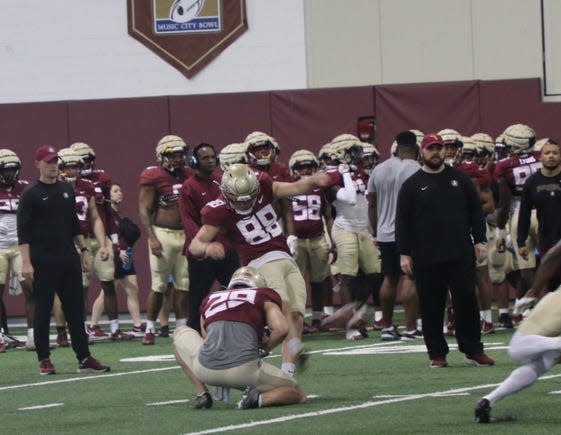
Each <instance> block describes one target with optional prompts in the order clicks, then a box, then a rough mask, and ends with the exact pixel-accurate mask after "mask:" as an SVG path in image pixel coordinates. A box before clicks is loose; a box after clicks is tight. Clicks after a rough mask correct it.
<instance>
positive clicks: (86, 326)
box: [84, 321, 88, 334]
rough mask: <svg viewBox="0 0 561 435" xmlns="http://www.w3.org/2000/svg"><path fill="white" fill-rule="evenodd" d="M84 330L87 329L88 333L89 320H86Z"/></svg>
mask: <svg viewBox="0 0 561 435" xmlns="http://www.w3.org/2000/svg"><path fill="white" fill-rule="evenodd" d="M84 330H85V331H86V334H87V333H88V322H87V321H85V322H84Z"/></svg>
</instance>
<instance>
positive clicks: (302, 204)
mask: <svg viewBox="0 0 561 435" xmlns="http://www.w3.org/2000/svg"><path fill="white" fill-rule="evenodd" d="M325 202H326V201H325V195H324V193H323V190H322V189H320V188H316V189H314V190H313V192H312V193H309V194H307V195H298V196H293V197H292V210H293V214H294V235H295V236H296V237H298V238H299V239H311V238H314V237H319V236H321V235H322V234H323V220H322V209H323V207H325Z"/></svg>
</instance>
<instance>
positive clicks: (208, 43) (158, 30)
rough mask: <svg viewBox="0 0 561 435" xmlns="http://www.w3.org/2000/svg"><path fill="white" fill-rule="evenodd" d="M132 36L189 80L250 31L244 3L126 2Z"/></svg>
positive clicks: (214, 0) (242, 0) (206, 0)
mask: <svg viewBox="0 0 561 435" xmlns="http://www.w3.org/2000/svg"><path fill="white" fill-rule="evenodd" d="M127 13H128V31H129V35H130V36H132V37H133V38H134V39H136V40H137V41H139V42H140V43H141V44H143V45H144V46H146V47H147V48H148V49H150V50H152V51H153V52H154V53H156V54H157V55H158V56H160V57H161V58H162V59H164V60H165V61H166V62H168V63H169V64H171V65H172V66H174V67H175V68H177V69H178V70H179V71H181V73H183V74H184V75H185V76H187V77H188V78H190V77H192V76H193V75H195V74H196V73H197V72H199V71H200V70H201V69H202V68H204V67H205V66H206V65H207V64H208V63H209V62H210V61H212V60H213V59H214V58H216V57H217V56H218V55H219V54H220V53H221V52H222V51H223V50H224V49H226V48H227V47H228V46H229V45H230V44H231V43H232V42H234V41H235V40H236V39H237V38H238V37H239V36H240V35H241V34H242V33H243V32H245V31H246V30H247V19H246V13H245V0H127Z"/></svg>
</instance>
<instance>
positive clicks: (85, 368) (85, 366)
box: [78, 356, 111, 373]
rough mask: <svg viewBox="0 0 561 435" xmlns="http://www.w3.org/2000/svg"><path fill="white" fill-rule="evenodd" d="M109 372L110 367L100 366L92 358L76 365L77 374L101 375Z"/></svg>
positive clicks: (89, 357)
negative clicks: (91, 373) (90, 373)
mask: <svg viewBox="0 0 561 435" xmlns="http://www.w3.org/2000/svg"><path fill="white" fill-rule="evenodd" d="M110 370H111V367H109V366H105V365H103V364H101V363H100V362H99V361H98V360H96V359H95V358H94V357H93V356H88V357H86V358H84V359H83V360H82V361H81V362H80V364H78V373H86V372H93V373H103V372H108V371H110Z"/></svg>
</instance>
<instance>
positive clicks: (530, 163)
mask: <svg viewBox="0 0 561 435" xmlns="http://www.w3.org/2000/svg"><path fill="white" fill-rule="evenodd" d="M541 167H542V163H541V162H540V161H539V154H538V153H530V154H521V155H517V156H512V157H507V158H506V159H502V160H499V161H498V162H497V163H496V165H495V170H494V173H493V175H494V177H495V178H496V179H497V180H498V179H500V178H504V179H505V180H506V182H507V184H508V185H509V187H510V189H511V190H512V194H513V195H516V196H520V195H521V194H522V188H523V186H524V183H525V182H526V180H527V179H528V177H529V176H530V175H532V174H534V173H535V172H538V171H539V170H540V169H541Z"/></svg>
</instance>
